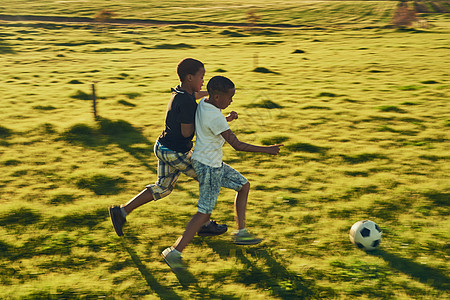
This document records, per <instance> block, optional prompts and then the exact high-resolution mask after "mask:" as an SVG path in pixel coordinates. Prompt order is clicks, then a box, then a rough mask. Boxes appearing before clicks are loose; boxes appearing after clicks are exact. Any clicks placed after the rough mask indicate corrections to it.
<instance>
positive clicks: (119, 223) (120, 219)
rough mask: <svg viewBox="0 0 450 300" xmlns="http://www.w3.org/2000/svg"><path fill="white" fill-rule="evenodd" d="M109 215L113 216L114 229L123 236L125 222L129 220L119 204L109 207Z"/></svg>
mask: <svg viewBox="0 0 450 300" xmlns="http://www.w3.org/2000/svg"><path fill="white" fill-rule="evenodd" d="M109 216H110V217H111V221H112V224H113V226H114V230H115V231H116V233H117V235H118V236H123V231H122V227H123V224H125V222H126V221H127V219H126V218H125V217H124V216H123V215H122V211H121V210H120V207H119V206H111V207H110V208H109Z"/></svg>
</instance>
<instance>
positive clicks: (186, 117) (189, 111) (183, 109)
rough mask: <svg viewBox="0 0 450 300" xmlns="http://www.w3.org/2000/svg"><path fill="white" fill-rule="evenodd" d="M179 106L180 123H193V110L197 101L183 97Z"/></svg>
mask: <svg viewBox="0 0 450 300" xmlns="http://www.w3.org/2000/svg"><path fill="white" fill-rule="evenodd" d="M181 103H182V105H181V106H180V117H179V120H180V123H183V124H195V110H196V108H197V103H195V102H192V101H189V100H187V99H183V101H182V102H181Z"/></svg>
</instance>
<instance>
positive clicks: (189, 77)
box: [186, 74, 194, 81]
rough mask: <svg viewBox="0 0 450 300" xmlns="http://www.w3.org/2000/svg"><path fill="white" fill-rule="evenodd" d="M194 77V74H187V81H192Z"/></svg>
mask: <svg viewBox="0 0 450 300" xmlns="http://www.w3.org/2000/svg"><path fill="white" fill-rule="evenodd" d="M192 77H194V76H193V75H192V74H187V76H186V80H187V81H192Z"/></svg>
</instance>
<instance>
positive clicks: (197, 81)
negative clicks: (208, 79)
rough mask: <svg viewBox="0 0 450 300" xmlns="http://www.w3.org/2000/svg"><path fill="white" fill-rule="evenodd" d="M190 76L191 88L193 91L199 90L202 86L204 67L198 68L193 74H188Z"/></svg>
mask: <svg viewBox="0 0 450 300" xmlns="http://www.w3.org/2000/svg"><path fill="white" fill-rule="evenodd" d="M188 76H190V84H191V87H192V90H193V91H194V92H200V91H201V89H202V86H203V82H204V80H203V77H204V76H205V69H204V68H201V69H200V70H198V71H197V73H195V75H188Z"/></svg>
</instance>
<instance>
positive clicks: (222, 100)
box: [214, 88, 236, 109]
mask: <svg viewBox="0 0 450 300" xmlns="http://www.w3.org/2000/svg"><path fill="white" fill-rule="evenodd" d="M235 92H236V89H234V88H232V89H229V90H228V91H227V92H226V93H218V94H216V95H214V100H215V103H216V106H217V107H218V108H220V109H225V108H227V107H228V106H229V105H230V104H231V102H233V96H234V93H235Z"/></svg>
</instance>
